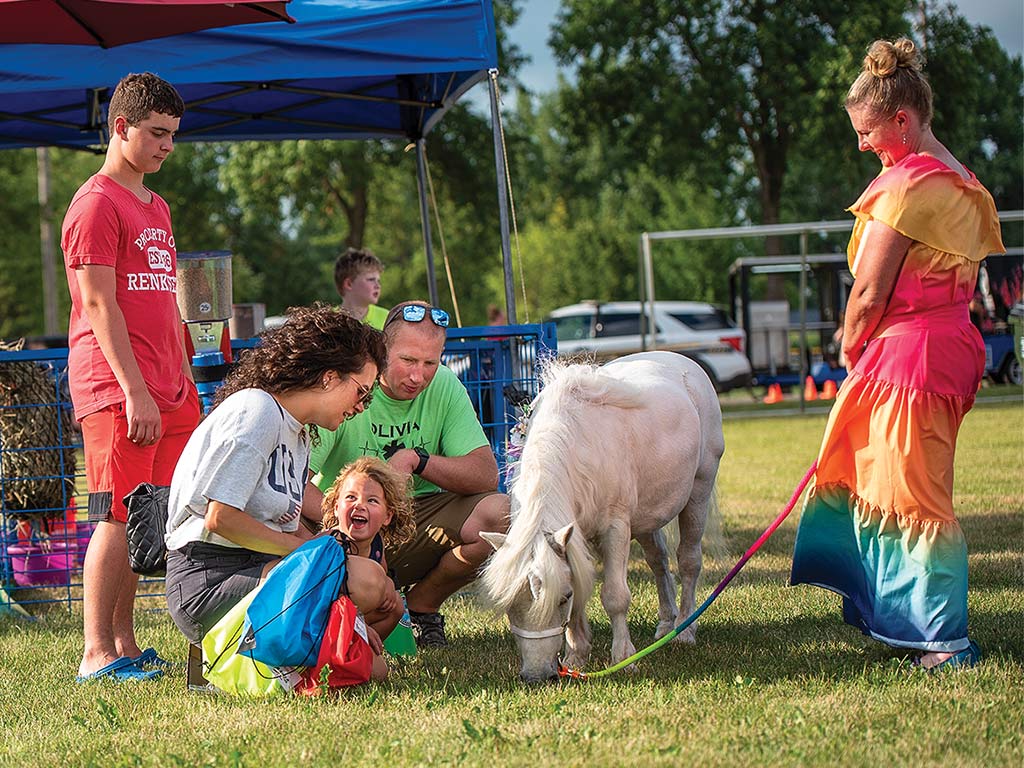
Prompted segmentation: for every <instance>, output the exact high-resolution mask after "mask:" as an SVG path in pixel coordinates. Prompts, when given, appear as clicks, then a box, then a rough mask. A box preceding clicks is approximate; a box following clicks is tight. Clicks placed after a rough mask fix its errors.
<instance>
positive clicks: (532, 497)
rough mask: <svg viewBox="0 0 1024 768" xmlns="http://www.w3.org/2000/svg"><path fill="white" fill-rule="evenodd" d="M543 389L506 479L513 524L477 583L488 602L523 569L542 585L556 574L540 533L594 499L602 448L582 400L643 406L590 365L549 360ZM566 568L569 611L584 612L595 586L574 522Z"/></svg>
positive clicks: (505, 593)
mask: <svg viewBox="0 0 1024 768" xmlns="http://www.w3.org/2000/svg"><path fill="white" fill-rule="evenodd" d="M541 379H542V381H543V383H544V389H543V392H542V394H541V395H540V397H539V398H538V399H537V401H536V402H535V406H536V408H535V410H534V412H533V413H532V414H531V416H530V424H529V428H528V430H527V434H526V443H525V445H524V446H523V453H522V457H521V458H520V459H519V462H518V467H517V471H516V476H515V479H514V480H513V482H512V489H511V495H512V523H511V526H510V527H509V532H508V538H507V539H506V540H505V544H504V545H503V546H502V547H501V548H500V549H499V550H498V551H497V552H496V553H495V554H494V556H492V557H491V560H490V562H489V563H488V565H487V567H486V569H485V570H484V573H483V577H482V578H483V583H484V586H485V588H486V590H487V592H488V593H489V594H490V596H491V598H492V600H494V603H495V606H496V607H497V608H499V609H501V610H507V609H508V608H509V606H510V605H512V603H513V601H514V600H515V599H516V597H517V596H518V595H519V592H520V591H521V590H522V589H523V587H524V585H525V584H526V582H527V579H528V577H529V575H530V573H531V572H532V573H534V574H535V575H537V576H539V577H540V579H541V582H542V583H543V584H545V585H548V584H552V583H554V581H555V579H556V578H558V576H559V567H560V559H559V557H558V555H557V554H556V553H555V551H554V550H553V549H552V548H551V546H550V545H549V544H548V542H547V541H546V539H545V537H544V534H545V533H551V532H554V531H556V530H558V529H560V528H562V527H564V526H566V525H568V524H569V523H576V522H577V520H576V510H579V509H596V508H597V506H596V505H597V504H599V503H601V499H599V498H598V493H597V488H596V487H595V485H594V482H593V480H592V479H591V478H593V477H599V476H600V475H599V472H600V469H599V468H598V467H597V466H596V465H595V459H596V458H597V457H599V456H601V455H602V453H603V452H604V451H605V450H606V448H607V446H606V445H605V444H604V443H603V440H602V438H603V436H602V435H600V434H594V433H593V430H590V429H587V428H586V423H584V422H582V417H583V416H584V414H585V411H586V409H587V406H590V405H610V406H614V407H618V408H627V409H629V408H637V407H641V406H643V405H645V399H644V395H643V393H642V392H641V391H640V389H639V388H638V387H636V386H635V385H633V384H631V383H629V382H627V381H623V380H621V379H617V378H614V377H612V376H610V375H608V374H607V373H606V372H605V371H603V370H601V369H600V368H598V367H597V366H595V365H587V364H578V363H576V364H568V363H564V362H559V361H557V360H556V361H551V362H548V363H547V364H546V365H545V366H544V368H543V370H542V373H541ZM566 557H567V559H568V561H569V566H570V569H571V571H572V578H573V585H572V586H573V592H574V594H576V595H579V596H580V598H579V599H578V600H575V601H574V604H573V611H574V613H575V612H579V611H583V610H584V609H585V607H586V605H585V603H586V598H588V597H589V596H590V594H591V592H592V591H593V588H594V564H593V560H592V558H591V555H590V552H589V550H588V548H587V543H586V532H585V531H583V530H580V529H579V527H578V526H577V529H576V531H575V533H574V534H573V536H572V538H570V540H569V545H568V547H567V548H566ZM561 597H562V595H561V592H560V591H559V590H555V589H542V591H541V594H540V595H538V596H536V599H535V601H534V603H533V607H532V613H533V615H534V617H535V618H537V619H538V620H546V619H548V618H550V617H551V616H552V615H553V614H554V612H555V610H556V609H557V607H558V603H559V600H561Z"/></svg>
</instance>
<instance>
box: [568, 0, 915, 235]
mask: <svg viewBox="0 0 1024 768" xmlns="http://www.w3.org/2000/svg"><path fill="white" fill-rule="evenodd" d="M866 5H867V6H868V7H867V8H865V6H866ZM908 7H909V3H908V2H906V1H905V0H877V1H876V2H874V3H871V4H865V3H858V4H856V6H855V7H851V6H847V5H843V4H841V3H834V2H831V1H830V0H785V1H776V0H748V1H743V2H741V1H740V0H735V1H733V0H654V1H653V2H651V1H650V0H625V1H622V0H566V2H565V3H564V4H563V9H562V11H561V13H560V14H559V17H558V23H557V27H556V30H555V33H554V35H553V39H552V45H553V48H554V50H555V52H556V54H557V55H558V57H559V59H560V60H561V61H562V62H563V63H565V64H569V63H574V64H575V66H576V74H577V83H578V85H577V88H576V89H566V90H564V91H563V100H564V104H565V112H566V114H567V116H568V117H569V119H570V120H571V121H572V122H571V127H572V130H573V132H574V135H578V136H596V137H598V138H599V140H600V141H601V142H602V143H603V144H604V145H606V146H608V147H609V152H611V153H613V154H616V155H618V156H619V157H620V158H622V161H623V162H624V163H626V164H628V165H633V166H636V165H640V164H647V165H649V166H650V167H652V168H684V169H691V170H692V171H693V172H694V177H695V178H697V179H701V180H704V181H705V182H706V183H708V184H709V186H717V187H719V188H723V189H729V190H732V191H734V192H736V193H739V194H738V196H737V197H736V198H734V199H736V200H737V205H738V206H739V207H741V208H743V209H745V210H744V213H745V214H746V216H747V218H748V220H752V221H760V222H762V223H768V224H770V223H776V222H778V221H779V220H780V213H781V211H782V201H783V195H784V191H785V180H786V170H787V167H788V163H789V160H790V157H791V152H792V151H793V148H794V145H795V144H796V142H797V137H798V135H799V133H800V132H802V131H805V130H806V126H807V125H808V123H813V122H815V121H817V120H820V119H821V116H822V115H827V114H831V113H833V112H834V110H835V108H836V92H835V91H836V87H835V86H836V83H837V82H841V81H843V80H844V79H845V78H842V77H836V75H837V74H842V69H841V68H837V67H836V62H837V61H838V62H843V55H842V53H843V52H844V51H846V50H849V49H850V48H852V49H855V50H863V48H864V47H865V46H866V45H867V43H868V42H870V40H871V39H872V37H873V36H874V33H875V31H876V30H878V29H887V30H891V31H893V32H895V33H899V32H902V31H905V30H906V29H907V22H906V21H905V19H904V14H905V13H906V11H907V10H908ZM750 176H754V177H756V179H757V184H756V185H755V186H754V188H753V189H751V188H750V187H749V185H746V184H745V183H744V180H745V179H747V178H749V177H750ZM750 192H753V193H754V196H753V197H747V199H744V193H746V194H747V195H749V193H750ZM777 248H778V245H777V243H776V244H769V245H768V249H769V252H775V251H776V250H777Z"/></svg>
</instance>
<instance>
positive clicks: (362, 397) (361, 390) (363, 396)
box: [349, 376, 373, 408]
mask: <svg viewBox="0 0 1024 768" xmlns="http://www.w3.org/2000/svg"><path fill="white" fill-rule="evenodd" d="M349 378H350V379H352V381H353V382H354V383H355V385H356V393H357V394H358V395H359V399H358V400H356V402H357V403H360V404H362V406H363V407H364V408H369V407H370V403H372V402H373V386H372V385H371V386H369V387H367V386H366V385H365V384H360V383H359V381H358V380H357V379H356V377H355V376H349Z"/></svg>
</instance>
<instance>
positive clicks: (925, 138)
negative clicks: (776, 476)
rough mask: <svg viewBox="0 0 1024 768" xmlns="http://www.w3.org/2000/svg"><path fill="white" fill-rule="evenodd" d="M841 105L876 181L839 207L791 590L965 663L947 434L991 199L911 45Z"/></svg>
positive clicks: (966, 352)
mask: <svg viewBox="0 0 1024 768" xmlns="http://www.w3.org/2000/svg"><path fill="white" fill-rule="evenodd" d="M846 110H847V112H848V113H849V116H850V122H851V123H852V124H853V128H854V130H855V131H856V132H857V138H858V146H859V149H860V150H861V151H862V152H874V153H875V154H876V155H878V158H879V160H881V162H882V171H881V173H880V174H879V175H878V176H877V177H876V178H875V180H874V181H872V182H871V184H870V185H869V186H868V188H867V189H866V190H865V191H864V193H863V194H862V195H861V196H860V199H858V200H857V202H856V203H854V204H853V206H852V207H851V208H850V211H851V212H852V213H853V215H854V216H855V217H856V221H855V223H854V228H853V236H852V238H851V239H850V244H849V248H848V255H849V260H850V269H851V271H852V272H853V274H854V275H855V282H854V284H853V289H852V290H851V292H850V298H849V303H848V306H847V309H846V320H845V324H844V331H843V352H844V353H845V355H846V357H847V360H848V367H849V368H850V375H849V377H848V378H847V379H846V381H845V382H844V383H843V386H842V388H841V389H840V391H839V396H838V398H837V400H836V404H835V406H834V407H833V409H832V413H831V416H830V418H829V422H828V426H827V427H826V430H825V438H824V442H823V444H822V446H821V452H820V454H819V456H818V470H817V475H816V479H815V485H814V487H813V488H812V489H811V492H810V493H809V494H808V497H807V500H806V503H805V506H804V511H803V516H802V518H801V520H800V526H799V529H798V531H797V538H796V545H795V550H794V553H793V573H792V583H794V584H801V583H802V584H816V585H818V586H822V587H825V588H827V589H831V590H833V591H835V592H838V593H839V594H841V595H842V596H843V598H844V599H843V617H844V619H845V620H846V621H847V622H848V623H850V624H852V625H853V626H855V627H858V628H859V629H861V630H862V631H864V632H866V633H867V634H869V635H870V636H871V637H873V638H875V639H877V640H880V641H882V642H883V643H886V644H888V645H890V646H894V647H897V648H902V649H909V650H911V651H916V652H918V654H919V658H917V659H916V660H915V663H916V664H917V665H919V666H922V667H924V668H926V669H937V668H938V667H940V666H944V667H945V668H953V667H962V666H970V665H973V664H975V663H976V662H977V661H978V659H979V657H980V651H979V650H978V647H977V645H976V644H975V643H973V642H972V641H970V640H969V639H968V636H967V546H966V543H965V541H964V535H963V532H962V531H961V530H960V524H959V522H957V519H956V517H955V516H954V515H953V498H952V497H953V453H954V450H955V448H956V438H957V431H958V430H959V428H960V423H961V421H962V420H963V418H964V415H965V414H966V413H967V411H968V410H969V409H970V408H971V406H972V405H973V403H974V395H975V392H977V389H978V383H979V382H980V380H981V375H982V372H983V369H984V364H985V354H984V347H983V345H982V341H981V337H980V336H979V334H978V332H977V330H976V329H975V328H974V326H973V325H972V324H971V320H970V317H969V313H968V308H967V305H968V302H969V300H970V298H971V296H972V294H973V292H974V286H975V282H976V280H977V276H978V264H979V262H980V261H981V260H982V259H984V258H985V256H986V255H988V254H989V253H995V252H1002V250H1003V247H1002V242H1001V240H1000V237H999V219H998V217H997V215H996V209H995V205H994V204H993V202H992V197H991V195H989V193H988V192H987V191H986V190H985V188H984V187H983V186H982V185H981V184H980V183H979V182H978V179H977V178H975V176H974V174H973V173H971V172H970V171H969V170H967V168H965V167H964V166H963V165H962V164H961V163H960V162H959V161H958V160H957V159H956V158H955V157H953V155H952V154H951V153H950V152H949V150H948V149H946V147H944V146H943V145H942V144H941V143H939V141H938V139H936V138H935V135H934V134H933V133H932V129H931V118H932V92H931V88H930V86H929V85H928V81H927V80H926V79H925V77H924V75H923V74H922V72H921V67H920V63H919V61H918V56H917V52H916V50H915V48H914V44H913V43H912V42H911V41H910V40H907V39H905V38H904V39H900V40H897V41H895V42H894V43H890V42H886V41H876V42H875V43H873V44H872V45H871V47H870V49H869V50H868V55H867V58H866V59H865V60H864V69H863V71H862V72H861V74H860V76H859V77H858V78H857V80H856V82H855V83H854V84H853V86H852V87H851V88H850V92H849V94H848V95H847V98H846Z"/></svg>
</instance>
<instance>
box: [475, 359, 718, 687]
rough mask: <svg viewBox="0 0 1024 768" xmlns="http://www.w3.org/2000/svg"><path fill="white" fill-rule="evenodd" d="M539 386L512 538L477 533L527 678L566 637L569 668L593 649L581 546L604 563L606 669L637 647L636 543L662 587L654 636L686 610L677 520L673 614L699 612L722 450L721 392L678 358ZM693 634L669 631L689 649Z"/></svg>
mask: <svg viewBox="0 0 1024 768" xmlns="http://www.w3.org/2000/svg"><path fill="white" fill-rule="evenodd" d="M544 382H545V383H544V389H543V390H542V392H541V394H540V395H539V396H538V397H537V399H536V400H535V401H534V403H533V410H532V412H531V413H530V420H529V425H528V427H527V433H526V442H525V444H524V446H523V453H522V457H521V459H520V461H519V465H518V470H517V473H516V477H515V480H514V481H513V483H512V490H511V496H512V521H511V526H510V527H509V531H508V534H505V535H503V534H499V533H482V534H481V536H482V537H483V538H484V539H486V540H487V541H488V542H489V543H490V544H491V546H493V547H494V549H495V554H494V555H493V556H492V557H491V559H490V562H489V563H488V564H487V566H486V567H485V570H484V573H483V577H482V578H483V583H484V587H485V590H486V591H487V592H488V593H489V595H490V597H491V599H492V600H493V601H494V603H495V605H496V607H497V608H499V609H500V610H504V611H505V612H506V613H507V614H508V619H509V625H510V627H511V630H512V633H513V634H514V635H515V638H516V643H517V645H518V646H519V652H520V656H521V658H522V667H521V669H520V677H521V678H522V679H523V680H525V681H527V682H536V681H540V680H545V679H549V678H552V677H557V675H558V666H557V665H558V655H559V652H560V651H561V648H562V639H563V634H564V635H565V639H566V642H567V645H568V649H569V654H568V656H567V657H566V663H567V664H568V665H569V666H571V667H580V666H583V665H584V664H585V663H586V661H587V658H588V656H589V655H590V647H591V635H590V624H589V623H588V621H587V617H586V606H587V601H588V599H589V598H590V596H591V594H592V593H593V589H594V563H593V561H592V560H591V557H590V555H589V553H588V548H587V542H588V541H590V542H592V543H593V544H594V545H595V547H596V548H598V549H599V551H600V552H601V555H602V556H603V559H604V584H603V586H602V588H601V602H602V603H603V604H604V608H605V610H606V611H607V612H608V616H609V618H610V619H611V625H612V662H613V663H618V662H619V661H622V660H623V659H625V658H627V657H628V656H631V655H632V654H633V653H635V652H636V649H635V648H634V646H633V643H632V640H631V639H630V636H629V629H628V627H627V625H626V611H627V609H628V608H629V600H630V593H629V587H628V586H627V584H626V570H627V564H628V560H629V544H630V539H634V538H635V539H636V540H637V541H639V542H640V544H641V546H642V547H643V550H644V555H645V558H646V560H647V564H648V565H649V566H650V568H651V570H652V571H653V572H654V577H655V581H656V582H657V588H658V604H659V609H658V627H657V630H656V633H655V637H661V636H662V635H665V634H667V633H668V632H670V631H671V630H672V629H673V628H674V627H675V623H676V618H677V616H678V615H680V614H677V613H676V609H675V605H674V603H675V581H674V580H673V577H672V573H671V572H670V570H669V564H668V551H667V548H666V546H665V539H664V536H663V534H662V531H661V528H662V527H663V526H665V525H666V524H667V523H669V522H670V521H671V520H672V519H673V518H678V521H679V547H678V549H677V551H676V556H677V559H678V564H679V575H680V579H681V581H682V593H681V595H680V599H679V611H680V613H681V615H683V616H688V615H689V614H690V613H691V612H692V611H693V609H694V593H695V590H696V586H697V577H698V576H699V574H700V569H701V536H702V535H703V532H704V525H705V522H706V521H707V517H708V511H709V508H710V506H711V503H712V496H713V493H714V486H715V477H716V475H717V473H718V462H719V460H720V459H721V457H722V453H723V452H724V451H725V442H724V439H723V437H722V414H721V410H720V408H719V403H718V397H717V395H716V394H715V389H714V387H713V386H712V384H711V382H710V381H709V380H708V377H707V375H705V373H704V372H703V371H702V370H701V369H700V366H698V365H697V364H696V363H694V362H693V361H692V360H689V359H687V358H685V357H683V356H682V355H678V354H676V353H673V352H646V353H641V354H636V355H629V356H627V357H623V358H620V359H618V360H615V361H613V362H610V363H608V364H607V365H605V366H603V367H600V368H598V367H595V366H593V365H565V364H560V363H554V364H551V366H550V367H549V368H548V370H547V371H545V374H544ZM695 630H696V627H695V626H691V627H689V628H688V629H687V630H686V631H685V632H683V633H681V634H680V635H679V637H678V638H676V639H677V640H678V641H682V642H687V643H693V642H694V640H695Z"/></svg>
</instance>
